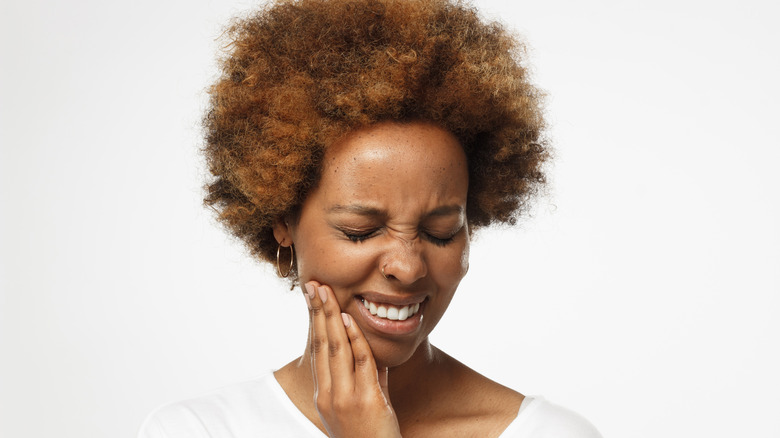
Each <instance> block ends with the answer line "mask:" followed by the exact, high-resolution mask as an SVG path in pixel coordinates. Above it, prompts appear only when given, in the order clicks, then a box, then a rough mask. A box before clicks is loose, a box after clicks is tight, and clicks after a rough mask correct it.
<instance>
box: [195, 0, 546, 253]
mask: <svg viewBox="0 0 780 438" xmlns="http://www.w3.org/2000/svg"><path fill="white" fill-rule="evenodd" d="M226 38H227V39H228V40H229V45H228V47H229V49H228V53H227V54H226V56H225V57H224V59H222V61H221V68H222V75H221V77H220V78H219V79H218V80H217V82H216V83H215V84H214V85H213V86H212V87H211V89H210V105H209V110H208V113H207V114H206V116H205V118H204V127H205V137H206V144H205V148H204V153H205V156H206V158H207V162H208V166H209V170H210V171H211V174H212V175H213V178H212V179H211V181H209V183H208V184H207V186H206V190H207V194H206V197H205V203H206V205H209V206H211V207H213V208H214V209H215V210H216V211H217V212H218V215H219V219H220V221H221V222H222V223H224V224H225V225H226V227H227V228H228V229H229V230H230V231H231V232H232V234H234V235H235V236H237V237H238V238H240V239H241V240H243V241H244V242H245V243H246V245H247V247H248V248H249V250H250V251H251V252H252V254H253V255H255V256H257V257H259V258H261V259H264V260H266V261H271V262H275V260H276V249H277V242H276V240H275V239H274V236H273V232H272V227H273V225H274V223H275V221H277V220H278V219H279V218H282V217H295V215H296V214H297V211H298V209H299V207H300V205H301V203H302V201H303V200H304V199H305V197H306V195H307V193H308V191H309V190H310V189H311V188H312V187H313V186H314V185H315V184H316V183H317V181H318V178H319V174H320V167H321V165H322V157H323V154H324V151H325V149H326V148H327V147H328V145H330V144H333V142H334V141H336V140H337V139H338V138H340V137H342V136H344V135H345V134H346V133H348V132H351V131H353V130H355V129H358V128H361V127H365V126H368V125H371V124H374V123H377V122H381V121H399V122H403V121H426V122H429V123H433V124H436V125H438V126H441V127H442V128H444V129H446V130H448V131H450V132H452V133H453V134H454V135H455V136H456V137H457V138H458V140H459V141H460V143H461V145H462V146H463V148H464V150H465V151H466V155H467V157H468V166H469V193H468V202H467V217H468V222H469V225H470V226H471V227H473V228H478V227H481V226H485V225H489V224H492V223H514V222H515V220H516V218H517V216H518V215H519V214H520V213H522V212H523V211H524V210H525V209H526V207H527V204H528V200H529V199H530V198H531V196H532V195H534V194H535V193H536V192H537V191H538V189H539V188H540V187H541V186H542V184H543V183H544V180H545V178H544V174H543V172H542V165H543V163H544V161H545V160H546V159H547V157H548V156H549V152H548V149H547V147H546V142H545V141H544V139H543V138H542V137H543V132H542V131H543V128H544V120H543V117H542V109H541V93H540V92H539V90H538V89H537V88H535V87H534V86H533V85H532V84H531V83H530V82H529V79H528V73H527V71H526V68H525V67H524V66H523V64H522V58H521V57H522V56H523V55H524V54H525V51H524V47H523V45H522V44H521V43H520V42H518V40H517V39H516V38H515V37H513V35H511V34H510V33H509V32H507V31H506V30H505V29H504V28H503V27H502V26H501V25H500V24H497V23H494V22H485V21H483V20H481V19H480V18H479V16H478V15H477V12H476V11H475V10H474V9H473V8H472V7H470V6H469V5H467V4H464V3H461V2H458V1H450V0H277V1H274V2H272V3H270V4H269V5H267V6H265V7H264V8H262V9H261V10H259V11H258V12H256V13H255V14H254V15H252V16H249V17H248V18H244V19H240V20H237V21H235V22H234V23H233V24H232V26H231V27H230V28H229V29H228V31H227V33H226Z"/></svg>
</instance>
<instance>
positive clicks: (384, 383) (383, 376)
mask: <svg viewBox="0 0 780 438" xmlns="http://www.w3.org/2000/svg"><path fill="white" fill-rule="evenodd" d="M377 378H378V379H379V387H380V388H382V393H383V394H384V395H385V400H387V402H388V403H390V389H388V382H389V381H390V370H389V369H388V368H387V367H382V368H379V369H378V370H377Z"/></svg>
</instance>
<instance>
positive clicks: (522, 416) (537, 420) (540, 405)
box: [501, 397, 601, 438]
mask: <svg viewBox="0 0 780 438" xmlns="http://www.w3.org/2000/svg"><path fill="white" fill-rule="evenodd" d="M501 436H502V437H503V438H526V437H527V438H601V434H600V433H599V432H598V430H596V428H595V427H594V426H593V425H592V424H591V423H590V422H589V421H588V420H586V419H585V418H584V417H582V416H581V415H579V414H577V413H576V412H574V411H571V410H569V409H566V408H564V407H561V406H558V405H556V404H553V403H550V402H548V401H547V400H544V399H543V398H541V397H526V399H525V400H524V401H523V405H522V406H521V407H520V411H519V412H518V414H517V418H516V419H515V421H513V422H512V424H511V425H510V426H509V427H508V428H507V429H506V431H504V434H502V435H501Z"/></svg>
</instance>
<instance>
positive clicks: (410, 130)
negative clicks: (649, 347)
mask: <svg viewBox="0 0 780 438" xmlns="http://www.w3.org/2000/svg"><path fill="white" fill-rule="evenodd" d="M230 37H231V49H230V53H229V56H228V57H226V59H225V60H224V64H223V69H224V70H223V73H224V74H223V76H222V78H221V79H220V80H219V81H218V82H217V83H216V84H215V85H214V86H213V88H212V90H211V96H212V99H211V108H210V111H209V113H208V115H207V117H206V119H205V125H206V131H207V146H206V156H207V158H208V161H209V166H210V170H211V172H212V174H213V175H214V179H213V181H212V182H211V183H210V184H209V185H208V195H207V198H206V203H207V204H208V205H211V206H213V207H214V208H215V209H216V210H217V211H218V212H219V217H220V219H221V220H222V221H223V222H224V223H225V224H226V225H227V227H228V228H229V229H230V231H231V232H232V233H233V234H235V235H236V236H239V237H240V238H241V239H243V240H244V241H245V242H246V244H247V246H248V248H249V249H250V250H251V252H252V253H253V254H254V255H256V256H258V257H260V258H261V259H263V260H266V261H269V262H271V263H274V264H276V267H277V270H278V272H279V275H281V276H283V277H288V278H290V279H291V281H292V284H293V286H295V285H299V286H300V288H301V290H302V292H303V297H304V300H303V301H305V303H306V306H307V308H308V311H309V315H310V333H309V337H308V339H307V341H306V348H305V350H304V354H303V355H302V356H301V357H300V358H298V359H295V360H293V361H292V362H290V363H289V364H288V365H286V366H284V367H283V368H281V369H279V370H277V371H276V372H275V373H273V375H271V374H269V375H268V376H265V377H263V378H260V379H257V380H253V381H251V382H245V383H241V384H237V385H233V386H230V387H227V388H224V389H222V390H219V391H217V392H215V393H213V394H209V395H206V396H202V397H199V398H196V399H192V400H188V401H184V402H179V403H175V404H172V405H169V406H166V407H164V408H162V409H160V410H159V411H158V412H156V413H155V414H153V415H152V416H151V417H150V418H149V419H148V420H147V422H146V424H145V425H144V427H143V429H142V431H141V436H144V437H185V436H186V437H201V436H202V437H206V436H208V437H256V436H274V437H280V436H289V437H302V436H320V437H321V436H324V435H327V436H332V437H398V436H404V437H415V436H420V437H436V436H442V437H455V436H469V437H472V436H479V437H496V436H502V437H553V436H555V437H596V436H598V433H597V432H596V431H595V429H593V427H592V426H590V425H589V424H588V423H587V422H586V421H585V420H583V419H581V418H580V417H578V416H577V415H576V414H573V413H571V412H569V411H566V410H564V409H562V408H559V407H556V406H554V405H552V404H549V403H547V402H544V401H543V400H540V399H531V398H527V397H524V396H523V395H522V394H520V393H518V392H516V391H514V390H512V389H509V388H507V387H504V386H502V385H500V384H498V383H496V382H493V381H491V380H489V379H487V378H486V377H484V376H481V375H480V374H478V373H477V372H475V371H473V370H471V369H469V368H468V367H466V366H465V365H463V364H461V363H460V362H458V361H457V360H455V359H453V358H452V357H450V356H448V355H447V354H445V353H444V352H442V351H440V350H438V349H437V348H436V347H434V346H432V345H431V344H430V342H429V341H428V335H429V334H430V332H431V331H432V330H433V328H434V327H435V325H436V323H437V322H438V321H439V319H440V318H441V317H442V315H443V314H444V312H445V310H446V309H447V306H448V304H449V302H450V300H451V299H452V297H453V294H454V293H455V290H456V289H457V287H458V284H459V282H460V280H461V279H462V278H463V276H464V275H465V274H466V272H467V271H468V255H469V243H470V239H471V236H472V234H473V233H474V232H475V230H477V229H478V228H480V227H482V226H486V225H490V224H492V223H507V222H510V223H511V222H513V221H514V219H515V218H516V216H517V215H518V214H519V213H520V212H521V211H522V210H523V208H524V206H525V204H526V201H527V200H528V199H529V197H530V196H531V195H533V193H534V191H535V190H536V189H537V187H538V186H539V185H540V184H541V183H543V181H544V177H543V174H542V172H541V166H542V164H543V162H544V160H545V159H546V158H547V152H546V150H545V148H544V147H543V145H544V142H543V141H542V139H541V131H542V128H543V121H542V118H541V111H540V107H539V93H538V92H537V90H536V89H535V88H534V87H533V86H532V85H531V84H530V83H529V82H528V79H527V76H526V72H525V70H524V69H523V67H522V66H521V65H520V64H519V60H518V56H519V55H520V54H521V53H522V51H521V49H522V48H521V47H520V46H519V45H518V44H517V42H516V41H515V40H514V39H513V38H511V37H510V36H509V35H508V34H507V32H505V31H504V30H503V29H502V28H501V27H500V26H499V25H497V24H495V23H484V22H482V21H480V19H479V18H478V17H477V15H476V13H475V11H473V10H472V9H471V8H469V7H467V6H464V5H461V4H459V3H451V2H449V1H447V0H414V1H392V0H386V1H371V0H358V1H326V0H300V1H278V2H276V3H274V4H272V5H270V6H269V7H267V8H266V9H264V10H262V11H260V12H259V13H257V14H256V15H255V16H253V17H250V18H248V19H246V20H243V21H240V22H238V23H237V24H235V25H234V26H233V27H232V29H231V31H230ZM485 330H487V329H485Z"/></svg>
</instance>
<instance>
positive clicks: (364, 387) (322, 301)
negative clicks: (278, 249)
mask: <svg viewBox="0 0 780 438" xmlns="http://www.w3.org/2000/svg"><path fill="white" fill-rule="evenodd" d="M305 289H306V300H307V304H308V305H309V318H310V320H309V327H310V330H311V333H310V339H311V352H310V353H311V360H312V372H313V373H314V385H315V388H314V403H315V406H316V408H317V412H318V413H319V415H320V418H321V419H322V422H323V424H324V425H325V428H326V429H327V431H328V435H330V436H331V437H350V438H352V437H382V438H384V437H400V436H401V433H400V429H399V426H398V420H397V419H396V416H395V412H394V411H393V407H392V405H391V404H390V397H389V395H388V392H387V369H383V370H381V371H380V370H377V368H376V362H375V361H374V356H373V354H372V353H371V348H370V347H369V345H368V342H367V341H366V338H365V337H364V336H363V332H362V331H361V330H360V328H359V327H358V326H357V324H355V321H354V320H353V319H352V317H351V316H350V315H348V314H346V313H342V312H341V308H340V307H339V304H338V301H337V300H336V297H335V295H333V291H332V290H331V289H330V287H328V286H326V285H321V284H319V283H317V282H315V281H310V282H308V283H306V285H305Z"/></svg>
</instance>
